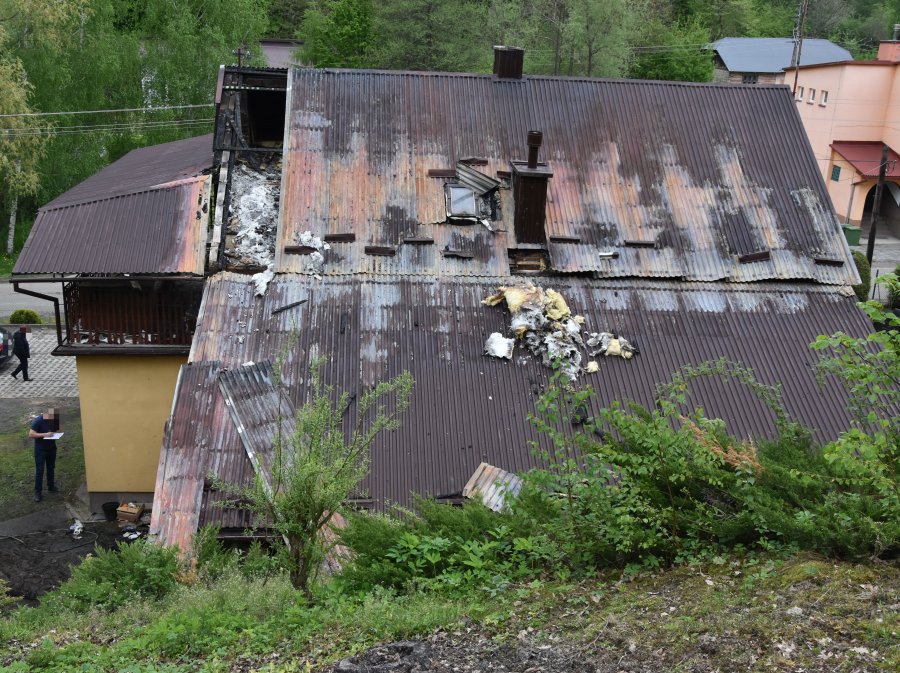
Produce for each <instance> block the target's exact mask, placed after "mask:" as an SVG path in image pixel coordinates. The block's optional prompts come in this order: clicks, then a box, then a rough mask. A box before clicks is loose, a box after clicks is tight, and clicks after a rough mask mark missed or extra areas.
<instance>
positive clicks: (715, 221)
mask: <svg viewBox="0 0 900 673" xmlns="http://www.w3.org/2000/svg"><path fill="white" fill-rule="evenodd" d="M290 78H291V86H290V88H291V97H290V101H289V106H290V107H289V111H288V115H289V130H288V137H287V138H286V139H285V147H286V148H287V149H288V150H289V151H288V153H287V155H286V156H287V159H286V163H285V167H284V172H283V176H282V180H283V184H282V217H281V221H280V224H279V246H278V248H279V249H278V252H277V258H276V269H277V270H279V271H286V272H303V271H306V269H305V268H304V266H303V264H304V260H302V259H300V258H297V257H292V256H288V255H283V254H282V249H283V247H284V246H285V245H293V244H294V243H295V242H296V239H297V237H298V236H299V235H300V234H301V233H303V232H305V231H310V232H312V233H313V234H316V235H323V234H329V233H342V232H353V233H355V234H356V242H355V243H354V244H347V245H342V246H335V248H334V250H333V253H334V254H333V255H331V256H330V257H326V265H325V273H334V274H348V273H390V274H404V275H411V274H412V275H416V274H418V275H426V276H427V275H441V276H479V275H482V276H487V275H506V274H507V273H508V270H507V260H506V248H507V247H508V245H511V244H512V243H513V234H512V231H513V229H512V226H511V225H512V222H511V219H510V218H511V213H512V205H513V204H512V203H511V198H512V196H511V192H510V191H509V190H506V189H501V190H500V196H501V211H502V216H501V219H500V220H499V221H498V222H495V223H494V224H495V225H496V226H494V228H495V229H497V230H499V231H498V232H497V233H495V234H490V232H488V231H487V230H483V231H479V230H478V229H477V228H476V229H475V230H472V229H471V228H469V229H468V230H466V229H460V228H459V227H453V226H451V225H446V224H441V223H442V222H443V221H444V219H445V213H444V200H443V182H444V180H442V179H436V178H434V177H429V171H430V170H432V169H436V168H438V169H440V168H447V167H450V166H454V165H456V163H457V161H458V160H460V159H462V158H465V157H473V156H474V157H484V158H485V160H486V161H487V164H486V165H480V166H479V167H478V168H477V170H479V171H480V172H482V173H483V174H484V175H485V176H488V177H495V176H496V175H497V172H498V171H508V170H509V168H510V161H511V160H521V159H524V158H525V157H526V154H527V147H526V138H527V133H528V131H529V130H533V129H536V130H540V131H542V132H543V137H544V144H543V147H542V149H541V153H542V154H541V158H542V159H543V160H546V161H547V162H548V164H549V167H550V169H551V170H552V171H553V178H551V179H550V184H549V193H548V203H547V225H546V226H547V234H548V236H551V237H566V238H570V239H571V238H579V239H580V240H581V244H576V245H572V244H570V243H558V244H557V243H551V245H550V256H551V261H552V266H553V268H554V269H555V270H557V271H560V272H573V273H574V272H596V273H597V274H599V275H601V276H605V277H611V278H615V277H651V278H684V279H688V280H731V281H740V282H743V281H758V280H770V279H809V280H815V281H818V282H820V283H827V284H842V283H846V282H855V280H856V277H855V271H854V267H853V265H852V264H849V259H850V257H849V248H848V247H847V244H846V241H845V240H844V237H843V235H842V233H841V230H840V227H839V225H838V222H837V218H836V217H835V215H834V211H833V209H832V207H831V205H830V201H829V199H828V195H827V192H826V191H825V186H824V183H823V182H822V177H821V175H820V173H819V171H818V168H817V165H816V161H815V158H814V156H813V154H812V150H811V149H810V146H809V142H808V140H807V139H806V135H805V132H804V130H803V127H802V124H801V122H800V118H799V116H798V115H797V112H796V109H795V103H794V101H793V98H792V97H791V94H790V91H789V89H788V88H787V87H783V86H771V87H765V86H754V87H736V86H731V85H728V86H725V85H714V84H688V83H677V82H646V81H644V82H638V81H630V80H594V79H575V78H552V77H526V78H524V79H522V80H517V81H503V80H497V79H496V78H492V77H491V76H482V75H451V74H443V73H401V72H373V71H336V70H314V69H293V70H292V71H291V73H290ZM410 235H415V236H429V237H434V238H435V248H434V249H433V250H429V249H427V248H425V249H421V250H415V251H411V253H410V254H409V255H403V254H398V255H397V256H396V257H394V258H391V259H386V258H385V259H378V260H372V259H369V258H366V257H365V256H364V255H363V254H362V252H361V251H362V246H364V245H372V244H379V245H397V244H398V243H399V242H400V240H401V239H402V237H403V236H410ZM454 237H462V238H463V239H468V240H469V243H470V245H472V246H473V247H474V248H475V258H474V259H473V260H459V259H448V258H446V257H442V256H439V255H438V254H436V253H437V252H438V251H439V250H440V249H441V248H443V247H444V246H445V245H448V244H449V245H450V248H451V249H453V248H454V245H453V239H454ZM473 239H475V240H473ZM626 240H643V241H652V242H653V243H654V245H655V249H649V250H648V249H634V248H627V249H626V248H625V245H624V242H625V241H626ZM763 249H766V250H770V251H771V256H770V259H769V260H767V261H764V262H758V263H755V264H740V263H739V262H738V260H737V257H738V256H740V255H745V254H748V253H752V252H757V251H760V250H763ZM609 250H615V251H618V252H619V253H620V255H619V257H618V259H617V260H615V262H610V261H609V260H606V259H602V258H600V256H599V255H598V253H599V252H600V251H609ZM814 257H838V258H841V259H845V260H847V261H848V263H847V264H845V265H844V267H826V266H822V265H816V264H815V263H814V261H813V258H814Z"/></svg>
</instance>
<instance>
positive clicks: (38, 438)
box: [28, 409, 59, 502]
mask: <svg viewBox="0 0 900 673" xmlns="http://www.w3.org/2000/svg"><path fill="white" fill-rule="evenodd" d="M56 418H57V415H56V409H47V411H45V412H44V413H43V414H38V415H37V416H35V417H34V420H33V421H31V430H29V431H28V437H29V438H31V439H33V440H34V501H35V502H40V501H41V500H42V499H43V496H42V495H41V490H42V487H43V485H44V470H45V468H46V471H47V490H48V491H49V492H50V493H56V492H57V491H58V490H59V489H57V488H56V479H55V477H56V474H55V472H56V440H55V439H48V437H52V436H53V435H54V434H56V429H57V428H58V427H59V424H58V423H56Z"/></svg>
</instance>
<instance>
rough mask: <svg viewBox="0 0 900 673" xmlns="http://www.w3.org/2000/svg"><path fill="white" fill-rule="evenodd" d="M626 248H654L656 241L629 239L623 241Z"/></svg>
mask: <svg viewBox="0 0 900 673" xmlns="http://www.w3.org/2000/svg"><path fill="white" fill-rule="evenodd" d="M625 247H626V248H655V247H656V241H639V240H636V239H629V240H626V241H625Z"/></svg>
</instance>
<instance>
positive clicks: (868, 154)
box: [831, 140, 900, 178]
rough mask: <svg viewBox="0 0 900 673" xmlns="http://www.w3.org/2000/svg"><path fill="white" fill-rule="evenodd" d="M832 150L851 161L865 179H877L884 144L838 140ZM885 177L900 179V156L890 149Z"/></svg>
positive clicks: (832, 145)
mask: <svg viewBox="0 0 900 673" xmlns="http://www.w3.org/2000/svg"><path fill="white" fill-rule="evenodd" d="M831 149H833V150H834V151H835V152H837V153H838V154H840V155H841V156H842V157H844V159H846V160H847V161H849V162H850V163H851V164H852V165H853V168H855V169H856V171H857V172H858V173H859V174H860V175H861V176H863V177H864V178H877V177H878V173H879V170H880V168H881V150H882V143H880V142H875V141H866V140H836V141H834V142H833V143H831ZM885 176H886V177H888V178H900V155H898V154H897V153H896V152H895V151H894V150H893V149H891V148H888V164H887V172H886V173H885Z"/></svg>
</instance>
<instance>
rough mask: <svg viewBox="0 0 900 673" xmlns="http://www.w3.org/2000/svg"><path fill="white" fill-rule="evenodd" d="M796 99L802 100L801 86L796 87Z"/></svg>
mask: <svg viewBox="0 0 900 673" xmlns="http://www.w3.org/2000/svg"><path fill="white" fill-rule="evenodd" d="M797 100H803V87H802V86H798V87H797Z"/></svg>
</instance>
